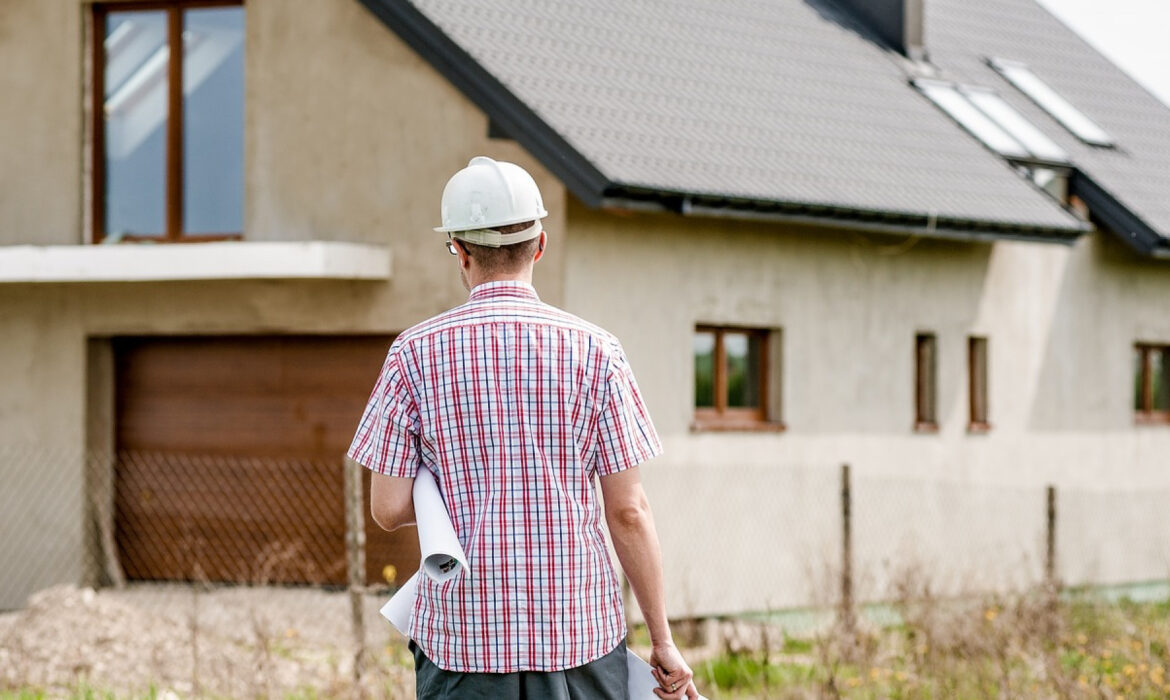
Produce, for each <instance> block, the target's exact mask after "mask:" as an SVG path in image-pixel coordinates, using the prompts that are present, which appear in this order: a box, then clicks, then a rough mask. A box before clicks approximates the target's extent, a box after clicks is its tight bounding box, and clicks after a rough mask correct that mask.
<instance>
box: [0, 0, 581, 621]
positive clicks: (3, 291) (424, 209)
mask: <svg viewBox="0 0 1170 700" xmlns="http://www.w3.org/2000/svg"><path fill="white" fill-rule="evenodd" d="M245 7H246V13H247V14H246V24H247V37H246V46H245V56H246V58H245V62H246V68H245V70H246V79H245V82H246V88H245V91H246V107H245V112H246V118H245V122H246V123H245V139H244V140H245V154H244V156H245V188H246V192H245V198H246V201H245V230H244V238H245V240H246V241H266V240H336V241H359V242H366V243H375V244H382V245H386V246H388V247H389V249H390V251H391V254H392V256H393V260H394V262H393V268H394V269H393V273H392V277H391V280H390V281H389V282H388V283H376V282H340V281H286V282H281V281H266V282H235V281H213V282H194V283H193V282H170V283H133V284H117V283H111V284H72V285H23V284H22V285H0V328H3V329H4V332H3V333H0V386H3V387H4V389H3V390H2V391H0V481H3V482H4V483H5V488H4V489H3V490H2V492H0V531H3V532H5V533H6V535H13V534H15V535H16V536H6V537H4V538H0V539H2V540H3V541H2V542H0V561H4V562H28V565H27V566H18V567H11V566H6V567H4V569H3V570H2V571H0V609H4V608H9V607H14V606H19V605H22V604H23V603H24V600H25V597H26V596H27V595H28V593H30V592H32V591H35V590H37V589H39V588H42V587H44V586H47V585H50V584H53V583H58V582H62V581H78V580H79V579H80V578H81V577H83V575H84V573H85V572H84V571H83V566H82V560H83V557H82V550H83V546H84V545H85V544H86V543H90V542H92V541H93V538H94V537H95V535H94V533H93V532H92V530H91V529H87V528H89V526H88V525H87V524H86V522H85V517H84V513H85V511H86V507H85V504H83V493H84V487H85V484H84V481H83V469H82V457H81V455H82V452H83V450H84V449H85V447H86V444H87V431H88V433H89V437H88V441H89V442H90V443H94V442H95V441H96V442H98V443H100V442H101V438H100V436H98V437H95V436H94V433H95V432H100V429H99V428H100V427H95V426H94V424H93V421H89V423H88V424H87V413H89V414H91V416H90V417H92V414H93V413H94V412H97V411H102V410H106V411H107V412H108V407H105V408H103V405H100V404H101V403H102V402H101V401H100V400H97V404H99V405H94V406H91V407H88V409H87V406H86V402H87V380H88V382H89V386H90V387H91V390H90V392H89V393H90V394H92V393H93V391H92V387H93V386H104V385H106V384H104V383H103V382H105V380H104V379H103V378H94V377H88V378H87V375H86V368H87V342H88V339H89V338H95V337H96V338H101V337H109V336H116V335H152V334H158V335H163V334H207V333H241V334H256V333H336V334H355V333H393V332H397V331H400V330H403V329H404V328H406V327H409V326H410V325H413V324H414V323H417V322H419V321H421V320H423V319H425V318H426V317H428V316H430V315H433V314H435V313H438V312H440V311H442V310H443V309H446V308H449V307H451V306H453V305H456V304H458V303H461V302H462V301H463V300H465V299H466V291H465V290H464V289H463V288H462V286H461V284H460V282H459V276H458V268H457V266H456V264H455V262H454V259H453V258H451V257H450V256H449V255H448V254H447V252H446V251H445V250H444V248H443V245H442V241H443V236H442V234H438V233H435V232H433V231H432V230H431V227H433V226H435V225H437V223H438V215H439V195H440V194H441V192H442V188H443V185H444V183H445V182H446V179H447V178H448V177H449V176H450V175H451V173H453V172H454V171H455V170H457V169H459V168H460V167H462V166H463V165H466V163H467V161H468V160H469V159H470V158H471V157H472V156H475V155H489V156H492V157H495V158H498V159H502V160H510V161H513V162H516V163H519V164H520V165H522V166H524V167H525V168H526V169H528V170H529V171H530V172H531V173H532V174H533V176H534V177H535V178H536V180H537V182H538V184H539V185H540V188H541V191H542V193H543V194H544V199H545V204H546V207H547V208H548V210H549V211H550V212H551V214H550V216H549V218H548V219H547V220H546V225H547V227H548V230H549V231H550V233H551V234H552V235H553V236H554V237H555V242H554V244H553V245H551V246H550V247H549V250H548V254H547V255H546V257H545V259H544V261H543V262H542V263H541V265H540V266H539V268H538V270H537V273H536V284H537V286H538V288H539V289H540V291H541V295H542V297H543V298H544V299H546V300H547V301H550V302H551V303H556V304H559V303H561V302H562V289H563V282H562V277H563V265H564V256H563V253H562V251H563V250H564V247H563V245H562V243H563V242H564V240H565V236H564V233H563V231H564V212H565V198H566V195H565V190H564V187H563V186H562V185H561V184H560V183H559V182H558V181H557V180H556V179H555V178H553V177H552V176H551V175H549V173H548V172H547V171H546V170H545V169H544V168H543V167H542V166H540V164H538V163H537V162H536V161H535V160H534V159H533V158H531V157H530V156H529V155H528V154H527V153H526V152H524V151H523V149H521V148H519V147H518V146H517V145H516V144H515V143H514V142H511V141H506V140H493V139H488V138H487V118H486V117H485V116H484V115H483V113H482V112H480V111H479V110H478V109H476V108H475V107H474V106H473V105H472V104H471V103H469V102H468V101H467V100H465V99H464V98H463V97H462V96H461V95H460V94H459V93H457V92H456V91H455V90H454V89H453V88H451V87H450V85H449V84H448V83H447V82H446V81H445V80H443V79H442V77H441V76H439V75H438V74H437V73H436V72H435V71H434V70H432V69H431V68H430V66H429V65H427V64H426V63H424V62H423V61H422V60H421V59H419V58H418V57H417V56H416V55H415V54H414V53H413V51H411V50H410V49H409V48H408V47H406V46H405V45H404V44H402V43H401V42H400V41H399V39H398V38H397V37H396V36H395V35H394V34H392V33H391V32H390V31H389V30H387V29H386V28H385V27H384V26H383V25H382V24H381V23H379V22H378V21H377V19H376V18H374V17H373V16H372V15H370V14H369V13H368V12H367V11H366V10H365V9H364V8H363V7H362V6H361V5H360V4H359V3H357V2H354V1H353V0H328V1H323V0H248V1H247V3H246V5H245ZM87 8H88V3H86V2H79V0H36V1H21V2H4V3H0V36H2V37H3V39H4V40H3V41H0V87H3V88H4V94H6V95H16V96H18V99H13V100H6V101H5V102H4V103H3V105H0V124H3V125H4V126H5V129H4V130H3V134H2V135H0V156H2V158H3V160H4V161H5V162H10V163H24V164H25V165H24V166H22V167H20V168H6V169H4V171H3V172H2V173H0V244H28V243H37V244H45V245H50V244H52V245H69V244H80V243H81V242H82V241H83V240H85V238H86V232H85V231H83V223H82V220H83V217H82V207H83V205H82V201H83V196H82V195H83V191H84V187H83V185H84V183H85V179H84V158H83V151H84V149H83V146H82V142H83V140H84V134H83V126H82V121H83V119H82V107H83V94H84V88H83V76H84V74H85V71H84V69H83V68H84V64H83V56H84V55H85V51H84V50H83V46H82V41H83V40H82V35H83V32H82V25H83V21H84V19H85V16H86V12H87ZM17 27H19V31H18V30H17ZM31 163H35V166H32V165H29V164H31ZM89 364H90V365H91V366H92V367H97V368H101V367H106V368H107V370H108V367H109V363H104V364H103V363H100V362H90V363H89ZM373 379H374V378H373V377H371V385H372V382H373ZM106 383H107V384H108V382H106ZM106 399H107V400H108V397H106Z"/></svg>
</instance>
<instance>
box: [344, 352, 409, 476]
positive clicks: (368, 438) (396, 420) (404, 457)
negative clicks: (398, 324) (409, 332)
mask: <svg viewBox="0 0 1170 700" xmlns="http://www.w3.org/2000/svg"><path fill="white" fill-rule="evenodd" d="M419 426H420V421H419V414H418V406H417V405H416V404H415V402H414V400H413V398H412V397H411V395H410V392H409V391H408V389H407V385H406V381H405V378H404V376H403V372H402V364H401V360H400V358H399V357H398V353H396V352H395V349H394V348H391V349H390V352H389V353H388V354H387V356H386V362H385V363H384V364H383V365H382V371H381V373H380V374H379V375H378V381H377V383H376V384H374V391H373V392H372V393H371V394H370V400H369V403H367V404H366V409H365V411H364V412H363V413H362V419H361V422H360V423H359V424H358V428H357V433H356V434H355V435H354V436H353V442H352V443H351V444H350V446H349V451H348V452H347V453H346V454H347V456H348V457H349V458H350V459H352V460H353V461H355V462H357V463H359V464H361V465H362V466H364V467H366V468H367V469H369V470H371V471H375V472H378V473H379V474H385V475H387V476H400V477H404V478H408V479H413V478H414V476H415V474H417V473H418V465H419V462H420V460H419V442H418V435H419Z"/></svg>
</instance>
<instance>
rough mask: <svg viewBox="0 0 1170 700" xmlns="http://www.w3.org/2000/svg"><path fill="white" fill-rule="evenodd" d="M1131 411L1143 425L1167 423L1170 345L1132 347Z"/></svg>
mask: <svg viewBox="0 0 1170 700" xmlns="http://www.w3.org/2000/svg"><path fill="white" fill-rule="evenodd" d="M1133 407H1134V411H1135V412H1136V415H1137V419H1138V421H1139V422H1143V423H1170V345H1152V344H1148V343H1138V344H1137V345H1135V346H1134V391H1133Z"/></svg>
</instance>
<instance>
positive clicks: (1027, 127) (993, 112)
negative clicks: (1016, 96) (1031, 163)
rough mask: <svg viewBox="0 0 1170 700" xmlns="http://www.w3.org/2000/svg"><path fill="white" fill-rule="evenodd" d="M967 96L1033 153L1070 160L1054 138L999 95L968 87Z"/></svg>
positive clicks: (965, 89) (1040, 156)
mask: <svg viewBox="0 0 1170 700" xmlns="http://www.w3.org/2000/svg"><path fill="white" fill-rule="evenodd" d="M963 95H965V96H966V97H967V99H968V100H970V101H971V102H972V103H973V104H974V105H975V106H976V107H978V108H979V109H980V110H982V112H983V113H984V114H986V115H987V116H989V117H991V118H992V119H993V120H995V123H996V124H999V125H1000V126H1001V127H1003V129H1004V131H1006V132H1008V133H1009V134H1011V135H1012V137H1014V138H1015V139H1016V140H1017V141H1019V142H1020V143H1021V144H1023V145H1024V147H1025V148H1027V149H1028V150H1029V151H1031V152H1032V155H1034V156H1036V157H1037V158H1041V159H1043V160H1051V161H1057V162H1061V163H1067V162H1068V154H1067V153H1065V152H1064V149H1063V148H1061V147H1060V146H1058V145H1056V142H1054V141H1053V140H1052V139H1050V138H1048V136H1047V135H1046V134H1045V133H1044V132H1043V131H1040V130H1039V129H1037V128H1036V127H1035V126H1034V125H1033V124H1032V122H1030V121H1028V120H1027V119H1025V118H1024V115H1022V114H1020V113H1019V112H1017V111H1016V110H1015V109H1014V108H1013V107H1012V106H1011V105H1009V104H1008V103H1007V102H1004V101H1003V98H1001V97H1000V96H999V95H997V94H995V93H994V92H992V91H991V90H987V89H984V88H975V87H968V88H964V89H963Z"/></svg>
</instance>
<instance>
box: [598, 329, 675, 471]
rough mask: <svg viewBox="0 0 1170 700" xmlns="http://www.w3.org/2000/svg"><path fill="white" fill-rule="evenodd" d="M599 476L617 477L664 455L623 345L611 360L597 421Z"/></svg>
mask: <svg viewBox="0 0 1170 700" xmlns="http://www.w3.org/2000/svg"><path fill="white" fill-rule="evenodd" d="M597 425H598V432H599V436H598V447H597V457H596V462H595V464H596V468H597V473H598V475H600V476H607V475H609V474H616V473H617V472H620V471H623V470H625V469H629V468H630V467H633V466H636V465H638V464H641V463H642V462H645V461H646V460H648V459H651V458H652V457H657V456H658V455H659V454H661V453H662V443H661V442H660V441H659V440H658V433H657V431H655V430H654V423H653V422H651V420H650V412H649V411H647V410H646V404H645V403H643V401H642V394H641V392H639V391H638V382H637V381H636V380H635V379H634V371H633V370H632V369H630V365H629V363H628V362H627V361H626V355H625V353H624V352H623V351H622V348H621V346H620V345H618V346H616V347H615V349H614V352H613V353H612V355H611V356H610V363H609V373H608V378H607V380H606V391H605V403H604V406H603V407H602V409H601V417H600V419H599V420H598V424H597Z"/></svg>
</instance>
